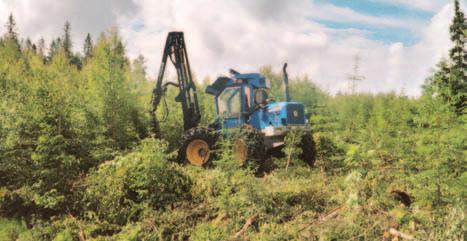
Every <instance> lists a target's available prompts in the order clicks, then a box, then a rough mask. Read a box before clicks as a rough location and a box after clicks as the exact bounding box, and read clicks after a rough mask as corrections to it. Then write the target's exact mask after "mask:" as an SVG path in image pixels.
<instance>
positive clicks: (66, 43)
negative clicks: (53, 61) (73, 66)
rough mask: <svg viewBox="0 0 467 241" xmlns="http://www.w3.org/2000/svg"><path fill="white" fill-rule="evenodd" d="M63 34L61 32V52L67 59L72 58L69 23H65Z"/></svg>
mask: <svg viewBox="0 0 467 241" xmlns="http://www.w3.org/2000/svg"><path fill="white" fill-rule="evenodd" d="M63 30H64V32H63V42H62V47H63V50H64V51H65V54H66V56H67V57H68V58H71V57H72V47H73V42H72V40H71V35H70V31H71V25H70V22H68V21H66V22H65V27H64V29H63Z"/></svg>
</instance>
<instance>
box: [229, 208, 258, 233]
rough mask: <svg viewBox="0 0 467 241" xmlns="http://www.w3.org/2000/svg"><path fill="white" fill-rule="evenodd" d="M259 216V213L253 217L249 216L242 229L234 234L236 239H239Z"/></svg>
mask: <svg viewBox="0 0 467 241" xmlns="http://www.w3.org/2000/svg"><path fill="white" fill-rule="evenodd" d="M257 218H258V215H256V214H255V215H253V216H251V217H249V218H248V219H247V220H246V223H245V224H244V225H243V227H242V229H240V231H238V232H237V233H236V234H235V235H234V239H237V238H239V237H240V236H242V235H243V234H244V233H245V232H246V231H247V230H248V228H249V227H250V226H251V225H252V224H253V223H254V222H255V221H256V219H257Z"/></svg>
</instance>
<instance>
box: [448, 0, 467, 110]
mask: <svg viewBox="0 0 467 241" xmlns="http://www.w3.org/2000/svg"><path fill="white" fill-rule="evenodd" d="M454 11H455V13H454V19H453V22H452V25H451V27H450V29H449V30H450V33H451V41H452V42H453V43H454V47H453V48H452V49H451V50H450V51H449V57H450V59H451V61H452V66H451V81H450V85H449V89H450V92H451V95H452V96H451V99H452V100H451V102H452V104H453V106H454V107H455V109H456V111H457V112H458V113H462V112H464V111H465V110H464V109H465V105H466V101H467V83H466V81H467V75H466V70H467V49H466V46H465V42H466V30H467V20H466V18H465V16H464V13H463V12H462V10H461V9H460V7H459V1H458V0H455V1H454Z"/></svg>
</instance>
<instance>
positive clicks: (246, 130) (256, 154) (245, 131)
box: [233, 126, 266, 167]
mask: <svg viewBox="0 0 467 241" xmlns="http://www.w3.org/2000/svg"><path fill="white" fill-rule="evenodd" d="M233 155H234V157H235V159H236V161H238V162H240V164H241V165H243V166H253V167H257V166H259V164H260V163H261V162H262V161H263V160H264V158H265V157H266V149H265V146H264V139H263V136H262V134H261V132H260V131H259V130H256V129H254V128H252V127H251V126H242V127H241V128H240V130H239V132H238V133H237V134H236V135H235V136H234V138H233Z"/></svg>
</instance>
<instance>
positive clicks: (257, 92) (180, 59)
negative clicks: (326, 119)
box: [151, 32, 315, 166]
mask: <svg viewBox="0 0 467 241" xmlns="http://www.w3.org/2000/svg"><path fill="white" fill-rule="evenodd" d="M167 59H170V62H172V64H173V65H174V67H175V69H176V72H177V77H178V78H177V80H178V82H177V83H174V82H165V83H163V78H164V72H165V68H166V65H167ZM286 68H287V64H284V67H283V73H284V85H285V86H284V87H285V88H284V89H285V100H286V101H285V102H274V101H272V100H270V99H269V98H268V94H269V92H270V82H269V81H268V80H266V78H265V77H264V76H262V75H261V74H258V73H249V74H242V73H239V72H237V71H235V70H230V74H231V76H230V77H225V76H222V77H219V78H217V79H216V80H215V81H214V83H212V84H211V85H209V86H208V87H207V89H206V93H208V94H210V95H212V96H214V105H215V109H216V112H217V119H216V121H215V122H214V123H212V124H211V125H210V126H209V127H201V126H199V123H200V119H201V113H200V108H199V104H198V98H197V92H196V91H197V90H196V85H195V83H194V81H193V78H192V75H191V70H190V63H189V61H188V54H187V50H186V45H185V40H184V36H183V32H170V33H169V34H168V36H167V40H166V44H165V48H164V52H163V56H162V63H161V66H160V69H159V75H158V78H157V83H156V87H155V88H154V90H153V97H152V109H151V117H152V132H153V134H154V135H155V137H156V138H160V137H161V134H162V133H161V130H160V127H159V122H158V120H157V118H156V111H157V108H158V106H159V104H160V102H161V99H162V97H163V95H164V94H165V92H166V90H167V87H168V86H169V85H171V86H174V87H177V88H178V89H179V94H178V96H177V97H176V98H175V100H176V101H177V102H180V103H181V105H182V109H183V121H184V131H185V133H184V135H183V137H181V139H180V149H179V156H178V158H179V160H180V161H181V162H183V163H191V164H194V165H200V166H201V165H205V164H206V163H208V162H209V161H210V160H211V159H212V157H213V150H214V149H215V147H216V141H217V140H218V138H219V137H220V136H229V137H231V138H233V142H232V143H233V145H232V148H233V153H234V157H235V158H236V159H237V161H239V162H240V163H241V164H245V163H246V162H251V161H254V162H257V161H263V160H264V159H265V155H266V153H268V152H270V151H271V150H275V149H276V148H280V147H282V146H283V145H284V137H285V135H286V134H287V133H288V132H289V131H290V130H293V129H297V130H303V132H304V135H302V140H301V145H300V146H301V148H302V159H303V160H304V161H305V162H306V163H308V164H309V165H313V163H314V160H315V149H314V148H315V147H314V143H313V139H312V137H311V134H310V130H309V128H308V124H307V122H308V121H307V119H306V117H305V110H304V105H303V104H302V103H298V102H291V101H290V96H289V91H288V77H287V72H286Z"/></svg>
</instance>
